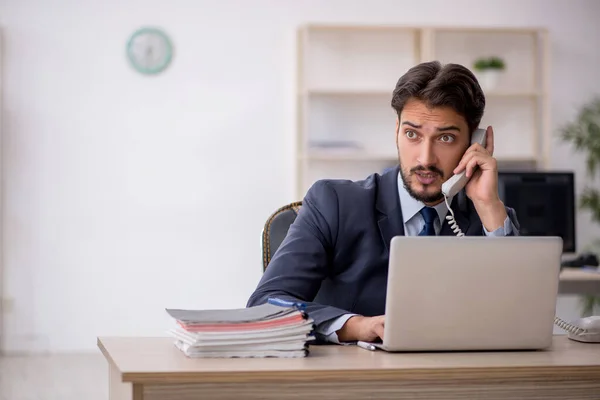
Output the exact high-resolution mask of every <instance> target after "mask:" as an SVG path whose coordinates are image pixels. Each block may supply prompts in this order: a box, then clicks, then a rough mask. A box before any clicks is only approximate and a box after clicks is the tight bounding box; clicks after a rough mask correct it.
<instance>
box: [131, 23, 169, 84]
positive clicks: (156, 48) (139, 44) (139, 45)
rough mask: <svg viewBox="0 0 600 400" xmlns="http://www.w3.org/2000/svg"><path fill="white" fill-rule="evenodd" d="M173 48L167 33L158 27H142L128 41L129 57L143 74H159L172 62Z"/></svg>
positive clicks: (132, 63)
mask: <svg viewBox="0 0 600 400" xmlns="http://www.w3.org/2000/svg"><path fill="white" fill-rule="evenodd" d="M172 56H173V49H172V45H171V41H170V40H169V38H168V37H167V35H166V34H165V33H164V32H163V31H161V30H160V29H157V28H142V29H140V30H138V31H136V32H134V34H133V35H131V38H130V39H129V41H128V42H127V58H128V59H129V62H130V63H131V65H132V66H133V67H134V68H135V69H136V70H137V71H139V72H141V73H143V74H158V73H160V72H162V71H164V70H165V68H167V67H168V66H169V64H170V63H171V58H172Z"/></svg>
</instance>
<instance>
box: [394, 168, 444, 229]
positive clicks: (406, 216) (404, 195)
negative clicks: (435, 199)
mask: <svg viewBox="0 0 600 400" xmlns="http://www.w3.org/2000/svg"><path fill="white" fill-rule="evenodd" d="M398 194H399V196H400V207H401V209H402V219H403V220H404V221H402V222H403V223H405V224H406V223H407V222H408V221H409V220H410V219H411V218H412V217H414V216H415V215H416V214H417V213H418V212H419V211H421V208H423V207H425V204H423V202H421V201H419V200H417V199H415V198H414V197H412V196H411V195H410V194H409V193H408V191H407V190H406V188H405V187H404V182H402V176H401V175H400V172H398ZM448 203H450V204H452V198H449V199H448ZM433 208H435V211H437V213H438V217H439V219H440V222H442V221H443V220H444V218H445V217H446V214H447V213H448V206H446V202H445V201H442V202H441V203H439V204H437V205H435V206H433Z"/></svg>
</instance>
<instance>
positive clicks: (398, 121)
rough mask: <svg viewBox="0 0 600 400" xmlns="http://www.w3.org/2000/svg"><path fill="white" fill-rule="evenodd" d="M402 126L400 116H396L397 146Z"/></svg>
mask: <svg viewBox="0 0 600 400" xmlns="http://www.w3.org/2000/svg"><path fill="white" fill-rule="evenodd" d="M399 128H400V120H399V117H396V147H398V132H399V131H398V129H399Z"/></svg>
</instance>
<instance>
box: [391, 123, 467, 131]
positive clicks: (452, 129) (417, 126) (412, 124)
mask: <svg viewBox="0 0 600 400" xmlns="http://www.w3.org/2000/svg"><path fill="white" fill-rule="evenodd" d="M402 125H408V126H411V127H413V128H416V129H419V128H421V125H417V124H415V123H414V122H410V121H402ZM437 131H438V132H448V131H458V132H460V128H459V127H458V126H456V125H449V126H442V127H440V128H437Z"/></svg>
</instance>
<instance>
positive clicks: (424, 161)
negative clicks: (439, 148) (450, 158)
mask: <svg viewBox="0 0 600 400" xmlns="http://www.w3.org/2000/svg"><path fill="white" fill-rule="evenodd" d="M436 161H437V160H436V157H435V152H434V151H433V143H431V142H430V141H429V140H425V141H423V142H422V144H421V149H420V152H419V159H418V162H419V164H421V165H423V166H427V165H434V164H435V163H436Z"/></svg>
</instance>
